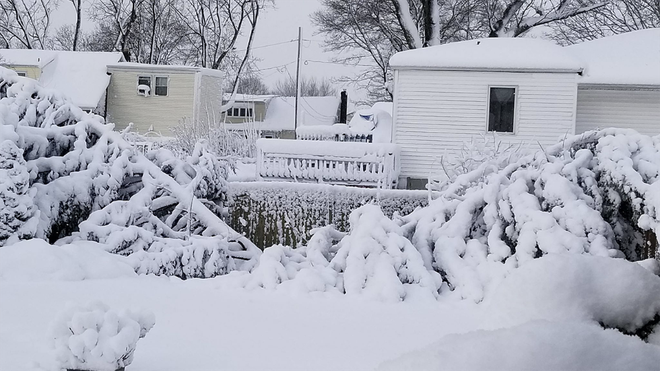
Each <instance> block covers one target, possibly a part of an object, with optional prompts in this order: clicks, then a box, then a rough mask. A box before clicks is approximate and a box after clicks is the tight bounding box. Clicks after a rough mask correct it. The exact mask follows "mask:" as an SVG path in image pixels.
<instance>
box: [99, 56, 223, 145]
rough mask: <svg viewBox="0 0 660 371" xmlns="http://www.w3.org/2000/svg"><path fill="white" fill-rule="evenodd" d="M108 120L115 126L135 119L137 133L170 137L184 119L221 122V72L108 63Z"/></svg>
mask: <svg viewBox="0 0 660 371" xmlns="http://www.w3.org/2000/svg"><path fill="white" fill-rule="evenodd" d="M107 73H108V74H109V75H110V76H111V78H110V84H109V86H108V111H107V117H106V119H107V121H108V122H111V123H114V124H115V125H116V128H117V129H118V130H121V129H123V128H126V127H127V126H128V125H129V123H133V129H134V130H136V131H137V132H138V133H140V134H152V133H156V134H159V135H162V136H165V137H168V136H171V135H172V133H171V130H170V129H171V128H172V127H174V126H176V125H177V124H179V122H181V121H182V120H184V119H187V120H191V121H197V122H219V121H220V120H221V117H222V113H221V107H222V73H221V72H220V71H217V70H211V69H207V68H201V67H190V66H165V65H152V64H140V63H118V64H113V65H109V66H108V68H107Z"/></svg>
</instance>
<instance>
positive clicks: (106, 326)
mask: <svg viewBox="0 0 660 371" xmlns="http://www.w3.org/2000/svg"><path fill="white" fill-rule="evenodd" d="M155 323H156V321H155V317H154V314H153V313H151V312H146V311H131V310H124V311H115V310H112V309H110V308H109V307H108V306H107V305H105V304H103V303H100V302H94V303H90V304H87V305H84V306H78V307H76V306H70V307H68V308H66V309H65V310H64V311H63V312H62V313H60V314H59V316H58V318H57V319H56V320H55V321H54V322H53V324H52V329H51V336H52V340H53V347H54V350H55V356H56V359H57V362H58V363H59V366H60V367H62V368H65V369H67V370H90V371H115V370H118V369H123V368H124V367H126V366H128V365H130V364H131V362H133V354H134V353H135V347H136V345H137V342H138V340H139V339H141V338H143V337H145V336H146V335H147V333H148V332H149V330H151V328H152V327H153V326H154V324H155Z"/></svg>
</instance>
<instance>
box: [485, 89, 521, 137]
mask: <svg viewBox="0 0 660 371" xmlns="http://www.w3.org/2000/svg"><path fill="white" fill-rule="evenodd" d="M515 110H516V88H490V94H489V108H488V131H496V132H501V133H513V123H514V115H515Z"/></svg>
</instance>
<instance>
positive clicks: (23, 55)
mask: <svg viewBox="0 0 660 371" xmlns="http://www.w3.org/2000/svg"><path fill="white" fill-rule="evenodd" d="M56 54H57V52H56V51H53V50H37V49H0V57H2V62H3V63H5V64H8V65H16V66H34V67H39V68H41V67H43V66H44V65H46V64H47V63H49V62H51V61H52V60H53V59H54V58H55V55H56Z"/></svg>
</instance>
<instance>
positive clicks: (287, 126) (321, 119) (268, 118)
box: [224, 94, 339, 139]
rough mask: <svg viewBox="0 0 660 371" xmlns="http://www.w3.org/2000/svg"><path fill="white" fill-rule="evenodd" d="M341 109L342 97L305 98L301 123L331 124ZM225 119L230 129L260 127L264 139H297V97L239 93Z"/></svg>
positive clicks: (309, 124)
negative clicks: (340, 100)
mask: <svg viewBox="0 0 660 371" xmlns="http://www.w3.org/2000/svg"><path fill="white" fill-rule="evenodd" d="M225 98H226V100H228V99H229V97H228V96H226V97H225ZM338 110H339V98H338V97H333V96H330V97H301V98H300V101H299V121H298V125H299V126H316V125H327V126H330V125H332V124H334V123H336V122H337V113H338ZM224 122H225V125H226V127H227V128H228V129H233V130H248V129H256V130H259V131H260V132H261V136H262V137H264V138H281V139H295V137H296V131H295V129H296V128H295V97H280V96H274V95H244V94H243V95H238V96H237V97H235V102H234V104H233V105H232V108H230V109H229V110H228V111H227V112H226V114H225V117H224Z"/></svg>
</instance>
